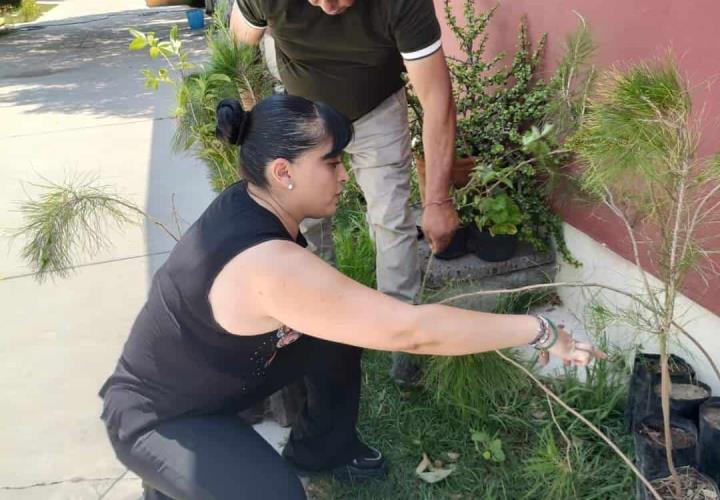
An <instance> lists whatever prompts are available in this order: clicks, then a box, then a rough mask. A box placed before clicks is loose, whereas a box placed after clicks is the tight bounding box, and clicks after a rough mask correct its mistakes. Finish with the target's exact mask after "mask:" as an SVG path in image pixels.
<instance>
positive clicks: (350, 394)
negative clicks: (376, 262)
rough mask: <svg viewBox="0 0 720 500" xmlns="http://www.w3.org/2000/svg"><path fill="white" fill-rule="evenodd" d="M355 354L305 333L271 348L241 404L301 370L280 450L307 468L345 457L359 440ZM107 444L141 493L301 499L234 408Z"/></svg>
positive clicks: (287, 470) (216, 499) (206, 499)
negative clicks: (294, 414) (303, 393)
mask: <svg viewBox="0 0 720 500" xmlns="http://www.w3.org/2000/svg"><path fill="white" fill-rule="evenodd" d="M361 354H362V350H361V349H359V348H356V347H351V346H347V345H342V344H337V343H334V342H328V341H324V340H320V339H317V338H313V337H310V336H307V335H305V336H303V337H301V338H300V339H298V340H297V341H295V342H294V343H292V344H290V345H288V346H286V347H284V348H282V349H280V350H278V353H277V355H276V357H275V359H274V360H273V361H272V363H271V364H270V365H269V366H268V368H267V370H266V377H265V379H264V381H263V383H262V384H261V385H260V386H259V387H258V388H257V389H255V390H253V391H251V392H250V393H249V394H248V395H247V397H246V402H243V404H242V405H241V406H242V407H243V408H249V407H251V406H253V405H254V404H256V403H257V402H259V401H261V400H263V399H264V398H266V397H267V396H269V395H270V394H272V393H274V392H275V391H277V390H278V389H281V388H282V387H284V386H286V385H288V384H289V383H291V382H294V381H296V380H299V379H300V378H302V377H304V378H305V384H306V388H307V402H306V404H305V407H304V408H303V411H302V414H301V416H300V418H299V419H298V422H297V423H296V424H295V425H294V426H293V428H292V431H291V433H290V438H289V440H288V443H287V444H286V446H285V450H284V455H285V456H286V457H287V458H289V459H290V460H292V461H293V462H294V463H295V464H296V465H298V466H300V467H302V468H303V469H308V470H324V469H330V468H332V467H335V466H338V465H342V464H344V463H347V462H348V461H350V460H351V459H352V456H353V452H354V451H355V449H356V444H357V443H358V437H357V435H356V431H355V425H356V423H357V414H358V404H359V400H360V357H361ZM241 409H242V408H241ZM113 447H114V448H115V452H116V454H117V456H118V459H119V460H120V461H121V462H122V463H123V464H125V465H126V466H127V467H128V469H130V470H131V471H133V472H134V473H136V474H137V475H138V476H139V477H140V478H141V479H142V480H143V484H144V486H145V499H146V500H156V499H157V500H160V499H167V498H172V499H176V500H229V499H233V500H234V499H243V500H245V499H247V500H273V499H278V500H280V499H282V500H295V499H304V498H306V497H305V492H304V490H303V487H302V484H301V482H300V480H299V478H298V477H297V475H296V474H295V473H294V472H293V469H292V468H291V467H290V465H289V464H288V463H287V462H286V461H285V459H283V457H281V456H280V455H278V454H277V453H276V452H275V450H274V449H273V448H272V446H271V445H270V444H269V443H267V442H266V441H265V440H264V439H263V438H262V437H261V436H260V435H259V434H258V433H257V432H256V431H255V430H254V429H253V428H252V427H251V426H250V425H248V424H246V423H244V422H243V421H242V420H240V418H239V417H238V416H236V415H234V414H233V415H223V414H216V415H202V416H192V417H180V418H176V419H173V420H168V421H165V422H162V423H160V424H158V425H156V426H155V427H154V428H153V429H151V430H150V431H148V432H146V433H144V434H142V435H140V436H138V437H137V438H135V439H133V440H130V441H129V442H113Z"/></svg>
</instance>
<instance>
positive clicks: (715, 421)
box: [703, 406, 720, 429]
mask: <svg viewBox="0 0 720 500" xmlns="http://www.w3.org/2000/svg"><path fill="white" fill-rule="evenodd" d="M703 419H704V420H705V421H707V422H708V423H709V424H710V425H711V426H712V427H715V428H716V429H718V428H720V407H714V406H711V407H710V408H706V409H705V410H704V412H703Z"/></svg>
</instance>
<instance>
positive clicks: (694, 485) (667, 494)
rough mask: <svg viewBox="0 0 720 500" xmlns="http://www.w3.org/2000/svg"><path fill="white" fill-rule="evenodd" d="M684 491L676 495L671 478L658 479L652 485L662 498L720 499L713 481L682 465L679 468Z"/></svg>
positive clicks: (674, 499) (680, 499)
mask: <svg viewBox="0 0 720 500" xmlns="http://www.w3.org/2000/svg"><path fill="white" fill-rule="evenodd" d="M678 474H679V476H680V483H681V485H682V489H683V492H682V494H681V495H680V496H679V497H676V496H675V494H674V493H675V488H674V487H673V482H672V480H671V479H670V478H663V479H657V480H655V481H652V483H651V484H652V485H653V486H654V487H655V489H656V490H657V492H658V493H659V494H660V496H661V497H662V498H666V499H673V500H720V497H718V493H717V490H716V489H715V485H714V483H713V482H712V481H710V480H708V479H707V478H706V477H704V476H702V475H700V474H699V473H698V472H697V471H695V470H694V469H690V468H688V467H682V468H680V469H678Z"/></svg>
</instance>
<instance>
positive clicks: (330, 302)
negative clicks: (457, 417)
mask: <svg viewBox="0 0 720 500" xmlns="http://www.w3.org/2000/svg"><path fill="white" fill-rule="evenodd" d="M222 273H228V274H226V276H225V278H227V277H228V276H234V277H235V279H232V280H230V281H229V282H232V283H236V284H237V286H239V287H241V288H242V290H236V291H237V292H238V294H239V295H238V296H242V297H243V308H244V310H243V313H242V314H243V315H247V314H248V313H251V314H252V315H253V316H255V317H258V318H259V317H267V318H273V319H275V320H277V321H278V322H280V323H282V324H285V325H287V326H289V327H291V328H294V329H296V330H298V331H301V332H304V333H306V334H308V335H312V336H314V337H319V338H323V339H326V340H331V341H334V342H340V343H344V344H350V345H355V346H358V347H364V348H369V349H377V350H385V351H405V352H410V353H417V354H439V355H461V354H472V353H478V352H485V351H492V350H495V349H501V348H506V347H516V346H522V345H526V344H528V343H529V342H531V341H532V340H533V339H534V338H535V337H536V336H537V334H538V321H537V319H536V318H534V317H533V316H529V315H505V314H491V313H483V312H476V311H468V310H464V309H459V308H455V307H449V306H443V305H437V304H429V305H420V306H413V305H410V304H405V303H403V302H401V301H399V300H396V299H394V298H392V297H389V296H387V295H385V294H383V293H380V292H378V291H376V290H373V289H371V288H368V287H366V286H363V285H361V284H359V283H357V282H355V281H353V280H351V279H350V278H348V277H346V276H345V275H343V274H342V273H340V272H339V271H337V270H336V269H334V268H333V267H332V266H330V265H328V264H327V263H325V262H324V261H323V260H322V259H320V258H318V257H316V256H315V255H313V254H312V253H310V252H309V251H307V250H305V249H303V248H301V247H299V246H297V245H295V244H294V243H291V242H287V241H269V242H265V243H262V244H260V245H258V246H256V247H253V248H251V249H249V250H246V251H245V252H243V253H242V254H240V255H239V256H238V257H236V258H235V259H233V260H232V261H231V262H230V263H229V264H228V265H227V266H226V268H225V269H224V270H223V271H222ZM225 278H223V279H225ZM224 288H225V290H226V291H225V292H218V293H228V292H229V290H230V289H228V288H227V287H224ZM213 307H214V310H215V315H216V319H217V320H218V322H219V323H220V324H221V325H223V326H226V325H230V324H231V323H232V320H231V318H229V317H228V316H226V315H225V314H224V313H222V312H221V311H218V310H217V308H216V306H215V305H214V304H213ZM224 309H225V310H226V311H227V310H228V308H227V307H225V308H224ZM248 309H250V310H251V311H248ZM219 312H220V314H218V313H219ZM246 317H247V316H246ZM226 328H227V326H226ZM228 329H229V330H230V331H233V329H232V328H228ZM255 331H257V330H255ZM238 333H239V334H243V333H242V332H238ZM560 333H561V335H560V338H559V341H558V342H557V344H556V346H555V347H553V348H552V349H551V350H550V352H552V353H553V354H556V355H558V356H560V357H561V358H563V359H565V360H569V361H574V362H576V363H580V364H586V363H587V362H589V361H590V359H591V358H592V356H591V355H590V353H589V351H592V348H591V347H589V346H588V347H587V349H588V350H576V349H575V347H574V345H572V341H571V339H570V336H569V335H568V334H567V333H566V332H562V331H561V332H560ZM579 346H580V344H578V347H579ZM583 353H584V354H583Z"/></svg>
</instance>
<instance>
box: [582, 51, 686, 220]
mask: <svg viewBox="0 0 720 500" xmlns="http://www.w3.org/2000/svg"><path fill="white" fill-rule="evenodd" d="M689 114H690V98H689V93H688V91H687V88H686V87H685V84H684V82H683V81H682V79H681V77H680V75H679V74H678V72H677V68H676V67H675V65H674V64H673V63H672V61H670V60H666V61H663V62H661V63H659V64H639V65H637V66H634V67H632V68H630V69H628V70H627V71H622V70H619V69H613V70H609V71H608V72H606V73H605V74H604V76H603V78H602V79H601V80H600V81H599V82H598V84H597V91H596V93H595V94H594V95H593V96H592V98H591V99H590V111H589V112H588V114H587V116H586V117H585V120H584V123H583V125H582V127H581V129H580V130H579V132H578V133H577V134H576V135H575V136H574V138H573V140H572V143H571V146H572V148H573V149H574V150H575V151H576V153H577V155H578V158H579V159H580V161H581V162H582V164H583V165H584V167H585V168H584V169H583V175H582V187H583V188H584V189H585V190H586V191H587V192H588V193H590V194H594V195H596V196H599V197H602V196H604V195H605V193H606V190H607V189H609V190H611V191H613V192H614V193H616V194H617V195H618V196H626V195H632V196H633V198H635V199H637V197H638V196H639V195H643V194H645V195H648V196H649V195H650V191H651V190H652V187H653V186H652V184H654V185H658V184H667V183H668V182H670V183H671V182H672V179H671V178H670V177H668V176H672V174H673V169H674V167H675V166H676V165H677V164H678V162H682V161H684V159H685V157H686V156H687V154H688V151H687V144H684V143H685V142H686V138H685V137H684V135H685V134H687V133H688V130H687V128H685V129H684V128H683V125H685V126H687V125H688V119H689ZM628 179H633V182H628ZM645 201H649V200H645ZM646 207H647V206H646Z"/></svg>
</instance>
